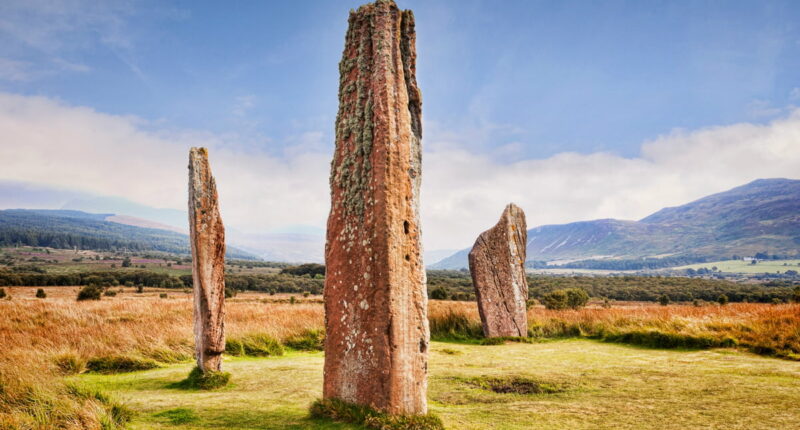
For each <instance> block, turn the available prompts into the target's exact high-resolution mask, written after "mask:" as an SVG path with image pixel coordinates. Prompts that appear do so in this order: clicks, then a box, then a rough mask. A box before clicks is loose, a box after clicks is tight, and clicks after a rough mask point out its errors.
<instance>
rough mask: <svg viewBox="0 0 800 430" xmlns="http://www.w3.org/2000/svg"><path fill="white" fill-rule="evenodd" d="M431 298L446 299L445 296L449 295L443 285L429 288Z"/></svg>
mask: <svg viewBox="0 0 800 430" xmlns="http://www.w3.org/2000/svg"><path fill="white" fill-rule="evenodd" d="M430 296H431V299H433V300H447V297H449V296H450V295H449V294H448V293H447V288H445V287H436V288H434V289H432V290H431V294H430Z"/></svg>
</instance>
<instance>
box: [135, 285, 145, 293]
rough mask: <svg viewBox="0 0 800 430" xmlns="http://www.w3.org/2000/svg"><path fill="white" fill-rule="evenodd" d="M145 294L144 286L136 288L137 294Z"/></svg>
mask: <svg viewBox="0 0 800 430" xmlns="http://www.w3.org/2000/svg"><path fill="white" fill-rule="evenodd" d="M143 292H144V285H137V286H136V293H137V294H142V293H143Z"/></svg>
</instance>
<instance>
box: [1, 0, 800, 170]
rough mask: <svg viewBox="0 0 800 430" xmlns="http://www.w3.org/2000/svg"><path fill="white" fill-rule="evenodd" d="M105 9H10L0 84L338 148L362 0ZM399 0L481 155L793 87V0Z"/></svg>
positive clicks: (435, 115) (253, 138)
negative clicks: (344, 76) (342, 85)
mask: <svg viewBox="0 0 800 430" xmlns="http://www.w3.org/2000/svg"><path fill="white" fill-rule="evenodd" d="M12 3H13V2H12ZM24 3H28V2H24ZM108 3H114V4H115V6H109V5H105V6H97V5H94V6H92V5H91V3H82V2H76V3H74V4H70V3H69V2H68V3H67V6H68V7H70V8H72V7H75V8H81V7H83V8H84V9H83V10H80V9H71V10H68V11H65V12H63V13H61V12H60V13H52V14H50V13H48V12H47V10H46V8H44V7H42V8H36V7H29V8H27V11H25V9H24V8H13V7H12V8H13V9H16V10H17V12H16V13H13V14H11V16H7V17H6V18H5V19H6V20H8V19H14V20H17V24H18V26H17V27H18V28H17V29H14V30H12V31H8V28H7V27H8V26H6V28H4V29H3V30H6V31H0V41H2V43H0V46H2V48H0V53H1V56H2V57H3V58H5V59H6V60H11V61H15V62H19V63H24V64H27V66H25V67H26V68H27V69H28V70H29V71H30V73H31V74H32V76H31V77H29V78H18V79H4V80H2V81H0V89H2V90H3V91H8V92H14V93H21V94H37V95H46V96H49V97H56V98H59V99H61V100H64V101H67V102H69V103H71V104H75V105H81V106H89V107H92V108H94V109H96V110H99V111H102V112H107V113H111V114H119V115H136V116H138V117H141V118H145V119H148V120H153V121H159V122H160V123H161V124H166V125H168V126H175V127H186V128H203V129H207V130H210V131H213V132H216V133H237V134H241V135H243V140H245V141H246V143H247V144H249V145H254V148H258V149H259V150H276V149H278V148H281V147H282V146H283V145H285V144H286V143H287V142H286V140H287V139H289V138H290V137H291V136H292V135H295V134H297V133H299V132H303V131H307V130H320V131H322V132H324V133H325V141H326V142H327V143H330V141H331V140H332V138H331V136H330V134H331V131H332V129H333V118H334V115H335V112H336V88H337V87H336V86H337V79H338V78H337V72H336V70H337V69H336V64H337V62H338V60H339V57H340V54H341V49H342V44H343V34H344V32H345V29H346V18H347V11H348V10H349V9H350V8H353V7H357V5H358V4H359V3H360V2H358V1H297V2H267V1H264V2H161V1H156V2H130V3H129V2H124V3H121V2H108ZM32 4H35V3H32ZM400 6H401V7H403V8H411V9H413V10H414V11H415V12H416V16H417V30H418V35H419V39H418V50H419V56H420V57H419V58H420V59H419V73H418V74H419V80H420V83H421V87H422V90H423V94H424V97H425V98H424V102H425V105H424V109H425V111H424V116H425V119H426V121H427V122H431V123H435V127H436V128H434V130H438V129H440V128H441V129H458V130H469V129H475V130H480V131H481V133H479V135H476V136H475V139H474V141H472V142H470V145H473V146H474V147H475V149H476V150H478V151H492V149H493V148H497V147H503V146H504V145H508V144H512V145H513V146H512V149H514V151H513V154H512V155H513V156H515V155H519V156H526V157H545V156H549V155H552V154H555V153H558V152H562V151H578V152H595V151H610V152H613V153H616V154H620V155H626V156H631V155H635V154H637V153H638V151H639V145H640V144H641V142H642V141H643V140H645V139H648V138H652V137H653V136H657V135H659V134H663V133H666V132H669V131H670V130H671V129H673V128H687V129H692V128H696V127H700V126H705V125H709V124H716V125H720V124H730V123H735V122H739V121H745V120H749V121H764V120H767V119H769V117H771V116H774V114H775V112H776V111H775V110H774V109H775V108H776V107H780V106H785V105H786V104H788V103H790V102H792V100H790V98H791V94H792V90H793V89H794V88H797V87H800V79H798V76H800V74H798V73H797V70H800V3H798V2H794V1H786V2H774V1H767V2H761V1H749V2H743V1H710V2H702V1H693V2H689V1H673V2H662V1H604V2H586V1H571V2H570V1H567V2H553V1H538V2H537V1H508V0H506V1H502V2H488V1H401V2H400ZM6 7H11V6H6ZM20 9H22V10H20ZM81 14H89V15H91V14H95V15H94V16H89V17H82V18H78V19H76V18H75V16H79V15H81ZM26 20H27V22H26ZM69 20H74V21H73V22H74V23H72V24H70V23H69ZM33 26H40V27H42V28H40V29H38V30H37V29H32V28H30V27H33ZM48 27H49V28H48ZM19 28H21V29H19ZM26 33H38V34H40V37H38V38H37V37H35V35H33V36H31V35H26ZM20 34H22V36H20ZM60 63H65V64H60ZM21 73H24V72H21ZM37 73H40V74H41V76H38V77H37V76H36V74H37Z"/></svg>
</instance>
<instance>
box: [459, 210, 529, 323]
mask: <svg viewBox="0 0 800 430" xmlns="http://www.w3.org/2000/svg"><path fill="white" fill-rule="evenodd" d="M527 243H528V231H527V227H526V225H525V213H524V212H522V209H520V208H519V207H517V206H516V205H515V204H513V203H511V204H509V205H508V206H506V209H505V210H504V211H503V215H502V216H501V217H500V221H499V222H498V223H497V225H495V226H494V227H492V228H491V229H489V230H486V231H484V232H483V233H481V235H480V236H478V240H476V241H475V245H473V247H472V251H470V252H469V271H470V273H471V274H472V284H473V285H474V286H475V294H476V295H477V296H478V311H479V312H480V314H481V323H482V324H483V334H484V336H486V337H510V336H527V335H528V313H527V306H526V304H527V301H528V281H527V279H526V278H525V247H526V245H527Z"/></svg>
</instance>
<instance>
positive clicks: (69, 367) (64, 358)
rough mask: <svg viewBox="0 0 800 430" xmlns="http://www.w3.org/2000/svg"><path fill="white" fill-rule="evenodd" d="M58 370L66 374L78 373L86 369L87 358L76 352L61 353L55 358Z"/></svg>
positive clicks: (54, 361)
mask: <svg viewBox="0 0 800 430" xmlns="http://www.w3.org/2000/svg"><path fill="white" fill-rule="evenodd" d="M53 363H55V365H56V367H57V368H58V370H59V371H60V372H61V373H62V374H64V375H77V374H79V373H83V372H85V371H86V360H85V359H83V358H82V357H80V356H78V355H76V354H70V353H65V354H60V355H57V356H56V357H55V358H54V359H53Z"/></svg>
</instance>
